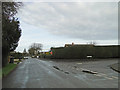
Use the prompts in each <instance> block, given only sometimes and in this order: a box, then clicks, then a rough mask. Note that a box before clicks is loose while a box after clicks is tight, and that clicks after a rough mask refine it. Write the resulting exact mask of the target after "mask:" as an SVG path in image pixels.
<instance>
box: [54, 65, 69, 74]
mask: <svg viewBox="0 0 120 90" xmlns="http://www.w3.org/2000/svg"><path fill="white" fill-rule="evenodd" d="M53 68H55V69H57V70H59V71H61V72H64V73H65V74H69V72H68V71H63V70H61V69H60V68H59V67H57V66H53Z"/></svg>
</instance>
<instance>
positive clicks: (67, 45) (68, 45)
mask: <svg viewBox="0 0 120 90" xmlns="http://www.w3.org/2000/svg"><path fill="white" fill-rule="evenodd" d="M90 45H91V46H94V44H74V43H72V44H65V46H64V47H71V46H90Z"/></svg>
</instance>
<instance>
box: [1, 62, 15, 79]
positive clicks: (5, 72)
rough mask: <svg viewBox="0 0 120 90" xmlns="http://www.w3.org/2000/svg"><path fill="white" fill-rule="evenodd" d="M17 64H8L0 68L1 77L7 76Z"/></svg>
mask: <svg viewBox="0 0 120 90" xmlns="http://www.w3.org/2000/svg"><path fill="white" fill-rule="evenodd" d="M16 66H17V64H8V65H6V66H5V67H3V68H2V70H0V78H2V75H3V77H5V76H7V75H8V74H9V73H10V72H11V71H12V70H13V69H14V68H15V67H16Z"/></svg>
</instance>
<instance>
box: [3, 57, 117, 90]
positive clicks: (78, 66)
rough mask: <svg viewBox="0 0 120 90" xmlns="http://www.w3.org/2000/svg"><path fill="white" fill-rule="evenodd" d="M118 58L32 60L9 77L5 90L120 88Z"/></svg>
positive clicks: (4, 81)
mask: <svg viewBox="0 0 120 90" xmlns="http://www.w3.org/2000/svg"><path fill="white" fill-rule="evenodd" d="M117 62H118V59H102V60H92V61H91V60H89V61H88V60H87V61H86V60H75V61H73V60H72V61H66V60H65V61H60V60H54V61H51V60H42V59H36V58H29V59H26V60H25V61H23V62H22V63H20V64H19V65H18V66H17V68H16V69H15V70H14V71H13V72H12V73H10V74H9V75H8V76H7V77H5V78H3V81H2V82H3V88H118V74H119V73H118V72H116V71H114V70H112V69H111V68H110V65H112V64H114V63H117Z"/></svg>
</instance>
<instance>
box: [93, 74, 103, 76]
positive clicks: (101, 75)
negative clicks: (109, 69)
mask: <svg viewBox="0 0 120 90" xmlns="http://www.w3.org/2000/svg"><path fill="white" fill-rule="evenodd" d="M94 75H95V76H102V75H100V74H94Z"/></svg>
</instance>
